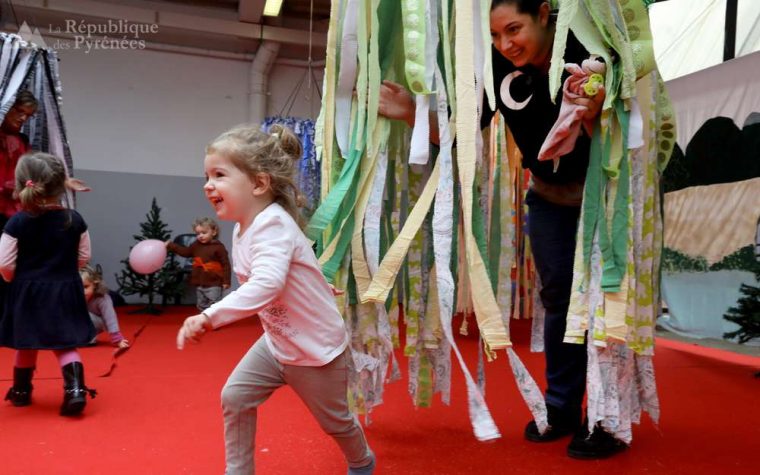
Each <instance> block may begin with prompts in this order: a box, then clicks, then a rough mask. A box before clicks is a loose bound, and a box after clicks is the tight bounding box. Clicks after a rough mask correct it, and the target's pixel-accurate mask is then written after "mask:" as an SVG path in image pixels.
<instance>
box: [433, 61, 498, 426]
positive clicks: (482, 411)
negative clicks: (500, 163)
mask: <svg viewBox="0 0 760 475" xmlns="http://www.w3.org/2000/svg"><path fill="white" fill-rule="evenodd" d="M435 73H436V76H435V77H436V83H437V86H438V131H439V137H440V143H441V151H440V154H439V155H438V162H439V163H440V167H441V176H440V181H439V182H438V188H437V189H436V193H435V207H434V209H433V250H434V254H435V267H436V276H437V287H438V300H439V302H438V304H439V308H440V314H441V326H442V328H443V333H444V335H445V336H446V339H447V340H448V341H449V344H450V345H451V348H452V349H453V350H454V354H455V355H456V357H457V360H458V361H459V366H460V367H461V368H462V373H463V374H464V376H465V381H466V383H467V399H468V407H469V409H470V422H471V423H472V428H473V431H474V432H475V437H477V438H478V440H491V439H496V438H499V437H501V434H500V433H499V429H498V428H497V427H496V424H495V423H494V421H493V418H492V417H491V414H490V412H489V411H488V407H487V406H486V402H485V399H484V398H483V394H482V393H481V392H480V390H479V389H478V387H477V385H476V384H475V381H474V380H473V378H472V375H471V374H470V372H469V370H468V369H467V366H466V365H465V362H464V359H463V358H462V354H461V353H460V351H459V348H458V347H457V346H456V343H455V342H454V335H453V332H452V329H451V320H452V316H453V313H454V308H453V307H454V278H453V276H452V275H451V271H450V269H449V263H450V262H451V236H452V232H453V229H452V228H453V207H454V171H453V166H452V161H451V148H452V138H451V134H450V131H449V118H448V108H447V102H448V101H447V97H446V88H445V87H443V78H442V76H441V72H440V69H439V68H437V67H436V72H435Z"/></svg>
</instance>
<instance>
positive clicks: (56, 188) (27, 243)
mask: <svg viewBox="0 0 760 475" xmlns="http://www.w3.org/2000/svg"><path fill="white" fill-rule="evenodd" d="M65 183H66V170H65V168H64V166H63V162H62V161H61V160H59V159H58V158H56V157H54V156H52V155H48V154H46V153H31V154H26V155H24V156H22V157H21V159H20V160H19V162H18V165H17V166H16V193H17V195H18V198H19V201H20V203H21V208H22V210H21V211H20V212H18V213H16V214H14V215H13V217H11V218H10V220H9V221H8V223H7V224H6V225H5V230H4V232H3V234H2V237H1V238H0V274H1V275H2V277H3V279H4V280H5V281H6V282H10V285H8V286H7V288H6V289H5V290H6V293H5V296H4V298H5V302H4V306H3V314H2V317H1V318H0V346H7V347H10V348H15V349H16V350H17V351H16V359H15V364H14V368H13V387H11V388H10V390H9V391H8V393H7V394H6V396H5V399H6V400H8V401H10V402H11V404H13V405H14V406H26V405H29V404H30V403H31V397H32V374H33V373H34V368H35V366H36V363H37V351H38V350H53V353H55V355H56V357H57V358H58V363H59V364H60V366H61V372H62V373H63V389H64V391H63V403H62V404H61V409H60V413H61V415H65V416H72V415H76V414H79V413H81V412H82V410H83V409H84V407H85V405H86V404H87V400H86V395H87V394H89V395H90V396H91V397H94V396H95V391H94V390H91V389H89V388H88V387H87V386H85V383H84V366H83V365H82V359H81V357H80V356H79V353H78V352H77V349H76V348H77V347H78V346H83V345H86V344H87V343H88V342H89V341H90V340H92V338H93V337H95V328H94V327H93V325H92V322H91V321H90V316H89V314H88V312H87V303H86V302H85V297H84V288H83V287H82V279H81V278H80V277H79V272H78V270H79V268H81V267H83V266H84V265H85V264H87V261H88V260H89V259H90V235H89V233H88V232H87V224H86V223H85V222H84V219H82V216H80V215H79V213H77V212H76V211H75V210H73V209H66V208H64V207H63V206H62V205H61V197H62V195H63V194H64V192H65V187H66V185H65Z"/></svg>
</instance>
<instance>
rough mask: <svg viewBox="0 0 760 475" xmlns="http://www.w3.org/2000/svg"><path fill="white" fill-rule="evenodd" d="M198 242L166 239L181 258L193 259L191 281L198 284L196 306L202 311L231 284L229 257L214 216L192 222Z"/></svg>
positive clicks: (192, 283)
mask: <svg viewBox="0 0 760 475" xmlns="http://www.w3.org/2000/svg"><path fill="white" fill-rule="evenodd" d="M193 232H194V233H195V237H196V239H195V241H194V242H193V243H192V244H190V246H188V247H185V246H180V245H179V244H177V243H175V242H172V241H166V248H167V249H168V250H170V251H172V252H175V253H177V254H179V255H180V256H182V257H192V258H193V272H192V274H190V284H191V285H194V286H195V293H196V304H195V305H196V306H197V307H198V310H200V311H201V312H202V311H204V310H206V309H207V308H209V307H210V306H211V305H212V304H214V303H216V302H218V301H219V300H220V299H221V298H222V293H223V292H224V289H228V288H229V287H230V258H229V255H228V254H227V248H226V247H224V244H222V243H221V242H220V241H219V240H218V239H217V236H219V225H218V224H216V221H214V220H213V219H211V218H196V220H195V221H193Z"/></svg>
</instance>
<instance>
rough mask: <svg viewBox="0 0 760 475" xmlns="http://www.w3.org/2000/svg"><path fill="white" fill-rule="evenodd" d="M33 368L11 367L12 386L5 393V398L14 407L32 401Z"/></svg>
mask: <svg viewBox="0 0 760 475" xmlns="http://www.w3.org/2000/svg"><path fill="white" fill-rule="evenodd" d="M33 374H34V368H17V367H14V368H13V386H11V388H10V389H9V390H8V393H7V394H6V395H5V400H6V401H10V402H11V404H13V405H14V406H16V407H21V406H28V405H29V404H31V403H32V388H33V386H32V375H33Z"/></svg>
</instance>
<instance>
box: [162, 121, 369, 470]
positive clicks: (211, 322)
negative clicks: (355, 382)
mask: <svg viewBox="0 0 760 475" xmlns="http://www.w3.org/2000/svg"><path fill="white" fill-rule="evenodd" d="M271 132H272V133H271V134H266V133H263V132H260V131H259V130H258V129H257V128H254V127H248V126H241V127H238V128H235V129H232V130H230V131H228V132H225V133H224V134H222V135H221V136H219V137H218V138H217V139H216V140H214V141H213V142H212V143H211V144H209V145H208V146H207V147H206V158H205V160H204V167H205V170H206V176H207V181H206V184H205V185H204V186H203V190H204V191H205V193H206V198H207V199H208V200H209V202H210V203H211V205H212V206H213V207H214V209H215V210H216V214H217V216H218V217H219V218H220V219H224V220H229V221H234V222H235V223H236V224H235V230H234V233H233V236H232V257H233V266H234V269H235V275H236V276H237V277H238V280H239V281H240V284H241V285H240V287H239V288H238V289H237V290H235V291H234V292H231V293H230V294H229V295H227V296H226V297H224V298H223V299H222V300H220V301H219V302H217V303H215V304H214V305H212V306H211V307H209V308H208V309H206V310H205V311H203V312H201V313H200V314H199V315H194V316H192V317H188V318H187V319H185V322H184V324H183V325H182V328H181V329H180V331H179V333H178V335H177V347H178V348H179V349H182V348H183V347H184V345H185V342H186V341H193V342H197V341H199V339H200V338H201V337H202V336H203V335H204V334H205V333H206V331H207V330H211V329H214V328H217V327H221V326H224V325H228V324H230V323H232V322H235V321H237V320H240V319H243V318H246V317H251V316H253V315H255V314H258V316H259V318H260V320H261V324H262V326H263V327H264V335H263V336H262V337H261V338H259V339H258V340H257V341H256V342H255V343H254V344H253V346H252V347H251V349H250V350H248V353H246V355H245V356H243V358H242V359H241V360H240V362H239V363H238V365H237V367H236V368H235V369H234V370H233V371H232V374H230V376H229V378H228V379H227V383H226V384H225V385H224V389H222V410H223V413H224V442H225V459H226V463H227V469H226V471H225V473H227V474H230V475H231V474H236V475H237V474H251V473H254V441H255V438H256V419H257V411H258V409H257V408H258V407H259V406H260V405H261V404H263V403H264V402H265V401H266V400H267V399H268V398H269V396H271V395H272V393H273V392H274V391H275V390H276V389H277V388H279V387H281V386H284V385H286V384H287V385H288V386H290V387H291V388H292V389H293V390H294V391H295V392H296V394H298V396H299V397H300V398H301V399H302V400H303V401H304V403H305V404H306V407H308V408H309V411H311V413H312V414H313V415H314V417H315V418H316V419H317V422H318V423H319V425H320V427H322V430H323V431H324V432H325V433H326V434H329V435H330V436H331V437H332V438H333V439H334V440H335V442H336V443H337V444H338V446H339V447H340V449H341V451H342V452H343V456H344V457H345V459H346V462H347V463H348V467H349V468H348V474H349V475H371V474H372V473H373V471H374V468H375V456H374V454H373V453H372V450H370V448H369V444H367V439H366V438H365V437H364V432H363V431H362V427H361V425H360V424H359V422H358V420H357V419H356V417H355V416H354V415H353V414H351V412H350V410H349V406H348V395H347V393H348V371H349V369H348V367H349V366H348V364H349V358H350V350H349V349H348V341H349V336H348V331H347V330H346V326H345V323H344V322H343V317H342V316H341V314H340V311H339V310H338V305H337V303H336V302H335V296H334V295H333V289H332V288H331V287H330V285H328V283H327V281H326V280H325V278H324V276H323V275H322V271H321V269H320V267H319V261H318V260H317V257H316V256H315V255H314V252H313V251H312V249H311V244H310V243H309V240H308V239H307V238H306V236H305V235H304V234H303V232H302V231H301V228H300V227H299V224H298V220H299V210H298V206H299V192H298V188H297V186H296V184H295V182H294V176H295V170H296V169H295V165H296V163H297V161H298V160H300V158H301V144H300V142H299V140H298V138H297V137H296V136H295V135H294V134H293V132H291V131H290V130H289V129H287V128H285V127H283V126H281V125H274V126H273V127H272V129H271ZM304 466H308V462H305V463H304Z"/></svg>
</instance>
